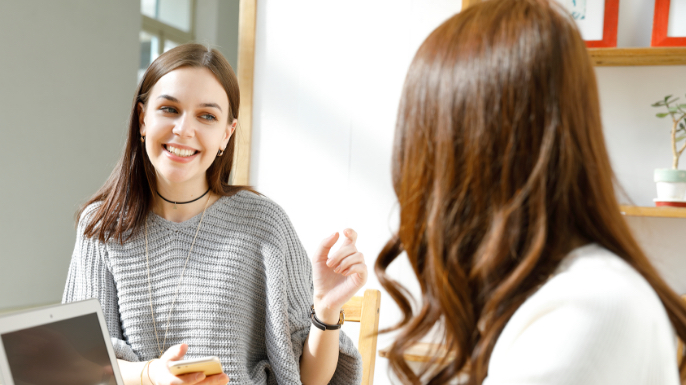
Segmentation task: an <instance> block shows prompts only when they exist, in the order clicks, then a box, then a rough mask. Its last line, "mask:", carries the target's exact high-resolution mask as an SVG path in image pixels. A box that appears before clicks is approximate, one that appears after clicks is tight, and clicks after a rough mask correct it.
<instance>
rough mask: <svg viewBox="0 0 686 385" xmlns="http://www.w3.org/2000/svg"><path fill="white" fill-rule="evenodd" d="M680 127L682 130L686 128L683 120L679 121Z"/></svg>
mask: <svg viewBox="0 0 686 385" xmlns="http://www.w3.org/2000/svg"><path fill="white" fill-rule="evenodd" d="M679 129H680V130H686V125H684V123H683V122H681V123H679Z"/></svg>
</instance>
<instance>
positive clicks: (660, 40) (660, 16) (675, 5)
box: [650, 0, 686, 47]
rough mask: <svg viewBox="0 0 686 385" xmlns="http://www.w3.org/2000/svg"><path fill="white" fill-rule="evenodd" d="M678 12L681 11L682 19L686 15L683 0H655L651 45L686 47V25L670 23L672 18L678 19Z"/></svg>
mask: <svg viewBox="0 0 686 385" xmlns="http://www.w3.org/2000/svg"><path fill="white" fill-rule="evenodd" d="M676 13H679V15H680V16H681V17H682V19H683V17H684V16H686V4H684V2H683V1H678V2H676V1H675V2H672V1H671V0H655V14H654V16H653V33H652V37H651V40H650V46H651V47H686V25H684V23H676V22H674V23H670V19H671V20H672V21H676V20H677V18H678V15H677V14H676ZM670 35H671V36H670ZM674 35H676V36H674Z"/></svg>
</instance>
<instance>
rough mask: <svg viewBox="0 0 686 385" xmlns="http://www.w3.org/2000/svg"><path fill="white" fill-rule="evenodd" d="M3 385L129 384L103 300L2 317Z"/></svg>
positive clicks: (0, 381)
mask: <svg viewBox="0 0 686 385" xmlns="http://www.w3.org/2000/svg"><path fill="white" fill-rule="evenodd" d="M0 384H3V385H124V381H122V379H121V374H120V373H119V366H117V359H116V357H115V355H114V351H113V350H112V343H111V341H110V337H109V333H108V332H107V326H106V324H105V317H104V316H103V314H102V309H101V308H100V303H99V302H98V300H96V299H89V300H86V301H80V302H72V303H69V304H65V305H55V306H49V307H43V308H39V309H33V310H27V311H23V312H19V313H14V314H9V315H5V316H0Z"/></svg>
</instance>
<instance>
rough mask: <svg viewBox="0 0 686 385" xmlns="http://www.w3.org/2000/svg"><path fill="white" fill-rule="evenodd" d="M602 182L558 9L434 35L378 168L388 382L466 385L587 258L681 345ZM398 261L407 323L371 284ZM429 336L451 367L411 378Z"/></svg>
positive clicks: (476, 9) (584, 82)
mask: <svg viewBox="0 0 686 385" xmlns="http://www.w3.org/2000/svg"><path fill="white" fill-rule="evenodd" d="M613 181H614V174H613V172H612V169H611V167H610V162H609V159H608V155H607V151H606V148H605V142H604V139H603V132H602V125H601V118H600V109H599V102H598V91H597V86H596V80H595V75H594V70H593V67H592V65H591V62H590V59H589V56H588V53H587V50H586V47H585V45H584V41H583V40H582V38H581V36H580V34H579V32H578V30H577V29H576V26H575V24H574V21H573V20H572V19H571V18H570V17H569V16H568V15H567V14H566V12H564V10H563V9H562V8H561V7H560V6H558V5H557V4H555V3H554V2H552V1H546V0H490V1H485V2H482V3H479V4H477V5H474V6H472V7H470V8H467V9H466V10H465V11H463V12H461V13H459V14H457V15H455V16H453V17H452V18H450V19H448V20H447V21H446V22H444V23H443V24H442V25H440V26H439V27H438V28H437V29H436V30H434V31H433V32H432V33H431V35H430V36H429V37H428V38H427V39H426V41H425V42H424V43H423V44H422V46H421V47H420V48H419V50H418V51H417V54H416V56H415V57H414V60H413V62H412V64H411V66H410V69H409V72H408V74H407V78H406V80H405V85H404V89H403V93H402V99H401V102H400V107H399V112H398V120H397V126H396V133H395V144H394V154H393V186H394V189H395V193H396V195H397V197H398V201H399V206H400V226H399V230H398V233H397V236H395V237H394V238H392V239H391V240H390V241H389V242H388V243H387V245H386V247H385V248H384V249H383V251H382V252H381V253H380V255H379V257H378V259H377V261H376V266H375V268H376V273H377V275H378V277H379V281H380V282H381V284H382V285H383V286H384V288H386V289H387V291H388V292H389V294H390V295H391V296H392V297H393V299H394V300H395V301H396V302H397V303H398V305H399V307H400V309H401V311H402V313H403V319H402V321H401V322H400V323H399V324H398V325H396V326H395V327H394V328H393V329H400V330H399V335H398V338H397V340H396V341H395V343H394V344H393V345H392V347H391V349H390V351H389V359H390V366H391V368H392V370H393V371H394V372H395V373H396V374H397V375H398V377H399V379H400V380H401V381H402V382H404V383H410V384H417V383H420V378H421V381H423V382H426V381H428V383H429V384H443V383H447V382H448V381H449V380H450V379H453V378H455V376H456V375H457V374H458V373H459V372H460V371H462V370H463V369H465V368H466V367H469V373H470V374H469V378H470V379H469V383H470V384H481V383H482V382H483V380H484V378H485V377H486V376H487V372H488V363H489V359H490V355H491V352H492V350H493V347H494V345H495V342H496V340H497V339H498V337H499V336H500V333H501V332H502V330H503V328H504V326H505V324H506V323H507V322H508V320H509V319H510V317H511V316H512V315H513V313H514V312H515V311H516V310H517V308H519V306H520V305H521V304H522V303H523V302H524V301H525V300H526V299H527V297H529V296H530V295H531V294H532V293H534V292H535V291H536V290H537V289H538V288H539V287H540V286H541V285H543V284H544V283H545V281H546V279H547V278H548V277H549V276H550V275H551V274H552V273H553V272H554V270H555V269H556V267H557V266H558V265H559V263H560V261H561V260H562V259H563V258H564V257H565V256H566V255H567V254H568V253H569V252H570V251H571V250H572V249H573V248H575V247H576V246H578V245H581V244H585V243H590V242H595V243H597V244H598V245H600V246H602V247H604V248H606V249H608V250H610V251H612V252H613V253H615V254H617V255H618V256H619V257H620V258H622V259H624V260H625V261H626V262H628V263H629V264H630V265H631V266H632V267H633V268H634V269H636V270H637V271H638V272H639V273H640V274H641V275H642V276H643V277H644V278H645V279H646V280H647V281H648V282H649V283H650V285H651V286H652V287H653V289H654V290H655V292H656V293H657V294H658V296H659V297H660V299H661V300H662V303H663V304H664V306H665V308H666V310H667V313H668V315H669V318H670V320H671V322H672V324H673V325H674V328H675V329H676V332H677V334H678V335H679V336H680V337H681V338H682V339H686V307H685V306H684V305H683V303H682V301H681V300H680V298H679V297H678V296H677V295H676V294H675V293H674V291H672V290H671V289H670V288H669V287H668V286H667V284H666V283H665V282H664V280H663V279H662V278H661V277H660V276H659V274H658V273H657V272H656V270H655V269H654V267H653V266H652V265H651V264H650V262H649V261H648V259H647V258H646V256H645V254H644V253H643V251H642V250H641V248H640V247H639V245H638V244H637V242H636V241H635V240H634V238H633V236H632V235H631V233H630V230H629V228H628V226H627V224H626V223H625V221H624V219H623V218H622V216H621V214H620V212H619V205H618V202H617V200H616V197H615V190H614V188H613ZM403 251H405V252H406V253H407V257H408V258H409V260H410V262H411V264H412V266H413V268H414V271H415V274H416V275H417V277H418V280H419V283H420V286H421V292H422V301H421V303H420V304H419V306H418V307H417V309H415V310H416V311H413V306H412V304H411V302H410V298H409V297H410V296H409V294H408V292H407V290H406V289H404V288H403V287H402V286H401V285H400V284H399V283H398V282H396V281H394V280H393V279H391V278H390V277H389V276H387V275H386V268H387V267H388V265H389V264H390V263H391V262H392V261H393V260H394V259H395V258H397V257H398V256H399V255H400V254H401V253H402V252H403ZM435 324H438V325H440V326H441V327H442V333H443V338H444V342H445V345H446V347H447V349H448V352H449V354H448V356H450V357H451V358H450V359H444V360H442V362H434V363H436V364H438V365H437V366H438V368H439V369H428V366H427V367H425V369H424V372H422V373H420V374H419V375H415V374H414V373H413V372H412V371H411V370H410V368H409V367H408V365H407V364H406V363H405V361H404V359H403V353H404V352H405V351H406V350H407V349H408V347H410V346H411V345H413V344H414V343H415V342H417V341H419V340H420V338H421V337H423V336H425V335H426V334H427V332H429V331H430V330H431V329H432V327H434V325H435ZM684 373H685V370H684V365H683V364H682V365H681V376H682V378H683V377H684Z"/></svg>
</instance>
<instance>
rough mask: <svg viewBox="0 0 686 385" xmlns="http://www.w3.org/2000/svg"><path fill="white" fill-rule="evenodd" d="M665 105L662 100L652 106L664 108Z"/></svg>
mask: <svg viewBox="0 0 686 385" xmlns="http://www.w3.org/2000/svg"><path fill="white" fill-rule="evenodd" d="M664 105H665V102H663V101H662V100H660V101H659V102H655V103H653V104H651V106H652V107H662V106H664Z"/></svg>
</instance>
